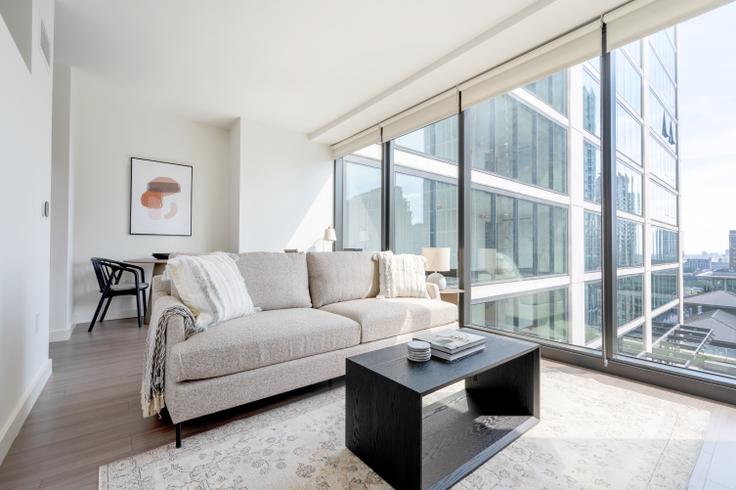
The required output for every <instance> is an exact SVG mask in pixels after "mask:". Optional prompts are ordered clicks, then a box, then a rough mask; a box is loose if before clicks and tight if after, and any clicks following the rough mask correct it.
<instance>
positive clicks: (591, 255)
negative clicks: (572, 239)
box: [585, 211, 601, 272]
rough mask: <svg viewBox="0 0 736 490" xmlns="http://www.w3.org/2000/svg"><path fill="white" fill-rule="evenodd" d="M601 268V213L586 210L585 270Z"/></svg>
mask: <svg viewBox="0 0 736 490" xmlns="http://www.w3.org/2000/svg"><path fill="white" fill-rule="evenodd" d="M600 269H601V215H600V214H598V213H591V212H590V211H585V272H592V271H597V270H600Z"/></svg>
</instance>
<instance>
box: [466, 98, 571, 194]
mask: <svg viewBox="0 0 736 490" xmlns="http://www.w3.org/2000/svg"><path fill="white" fill-rule="evenodd" d="M465 117H466V124H465V141H466V152H465V157H466V159H467V161H468V162H470V163H471V165H472V166H473V168H476V169H479V170H483V171H485V172H491V173H495V174H498V175H500V176H502V177H506V178H509V179H514V180H518V181H521V182H524V183H526V184H532V185H536V186H540V187H545V188H548V189H551V190H554V191H556V192H561V193H565V192H567V130H566V129H565V128H564V127H562V126H560V125H559V124H557V123H555V122H553V121H552V120H550V119H549V118H547V117H546V116H544V115H542V114H541V113H538V112H536V111H535V110H534V109H532V108H531V107H529V106H527V105H526V104H524V103H522V102H521V101H519V100H518V99H516V98H514V97H513V96H511V95H502V96H500V97H496V98H494V99H491V100H489V101H486V102H481V103H480V104H477V105H475V106H473V107H471V108H469V109H467V110H466V111H465Z"/></svg>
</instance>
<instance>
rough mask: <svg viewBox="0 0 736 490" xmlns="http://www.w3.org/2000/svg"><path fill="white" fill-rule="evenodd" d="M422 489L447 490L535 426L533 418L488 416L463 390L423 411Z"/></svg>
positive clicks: (530, 416) (528, 416)
mask: <svg viewBox="0 0 736 490" xmlns="http://www.w3.org/2000/svg"><path fill="white" fill-rule="evenodd" d="M422 419H423V420H422V470H421V471H422V484H421V487H422V488H446V487H449V486H451V485H453V484H455V483H457V482H458V481H460V480H461V479H462V478H463V477H464V476H466V475H468V474H469V473H471V472H472V471H473V470H475V469H477V468H478V467H479V466H481V465H482V464H483V463H485V462H486V461H488V460H489V459H490V458H491V457H492V456H493V455H495V454H496V453H498V452H499V451H501V450H502V449H503V448H505V447H506V446H508V445H509V444H511V443H512V442H514V441H515V440H516V439H518V438H519V436H521V435H522V434H523V433H524V432H526V431H528V430H529V429H531V428H532V427H534V426H535V425H536V424H537V423H538V422H539V419H538V418H537V417H534V416H532V415H487V414H486V412H485V411H484V410H483V408H482V406H480V405H479V404H478V403H475V401H474V399H473V397H472V396H468V395H467V394H466V393H465V392H464V391H462V392H460V393H458V394H453V395H451V396H449V397H447V398H444V399H442V400H439V401H437V402H435V403H432V404H431V405H429V406H427V407H424V408H423V410H422Z"/></svg>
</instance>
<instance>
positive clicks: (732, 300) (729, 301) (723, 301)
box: [685, 291, 736, 309]
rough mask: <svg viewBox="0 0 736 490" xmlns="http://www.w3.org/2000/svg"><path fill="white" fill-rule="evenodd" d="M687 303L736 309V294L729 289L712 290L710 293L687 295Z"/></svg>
mask: <svg viewBox="0 0 736 490" xmlns="http://www.w3.org/2000/svg"><path fill="white" fill-rule="evenodd" d="M685 304H686V305H701V306H710V307H713V308H719V307H721V308H733V309H736V294H733V293H729V292H728V291H711V292H709V293H704V294H699V295H697V296H690V297H687V298H685Z"/></svg>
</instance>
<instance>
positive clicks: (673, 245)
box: [652, 226, 710, 267]
mask: <svg viewBox="0 0 736 490" xmlns="http://www.w3.org/2000/svg"><path fill="white" fill-rule="evenodd" d="M678 240H679V236H678V233H677V232H676V231H671V230H665V229H664V228H657V227H656V226H653V227H652V265H657V264H669V263H672V262H677V260H678V254H677V251H678V249H679V246H678V243H677V241H678ZM708 267H710V265H708Z"/></svg>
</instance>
